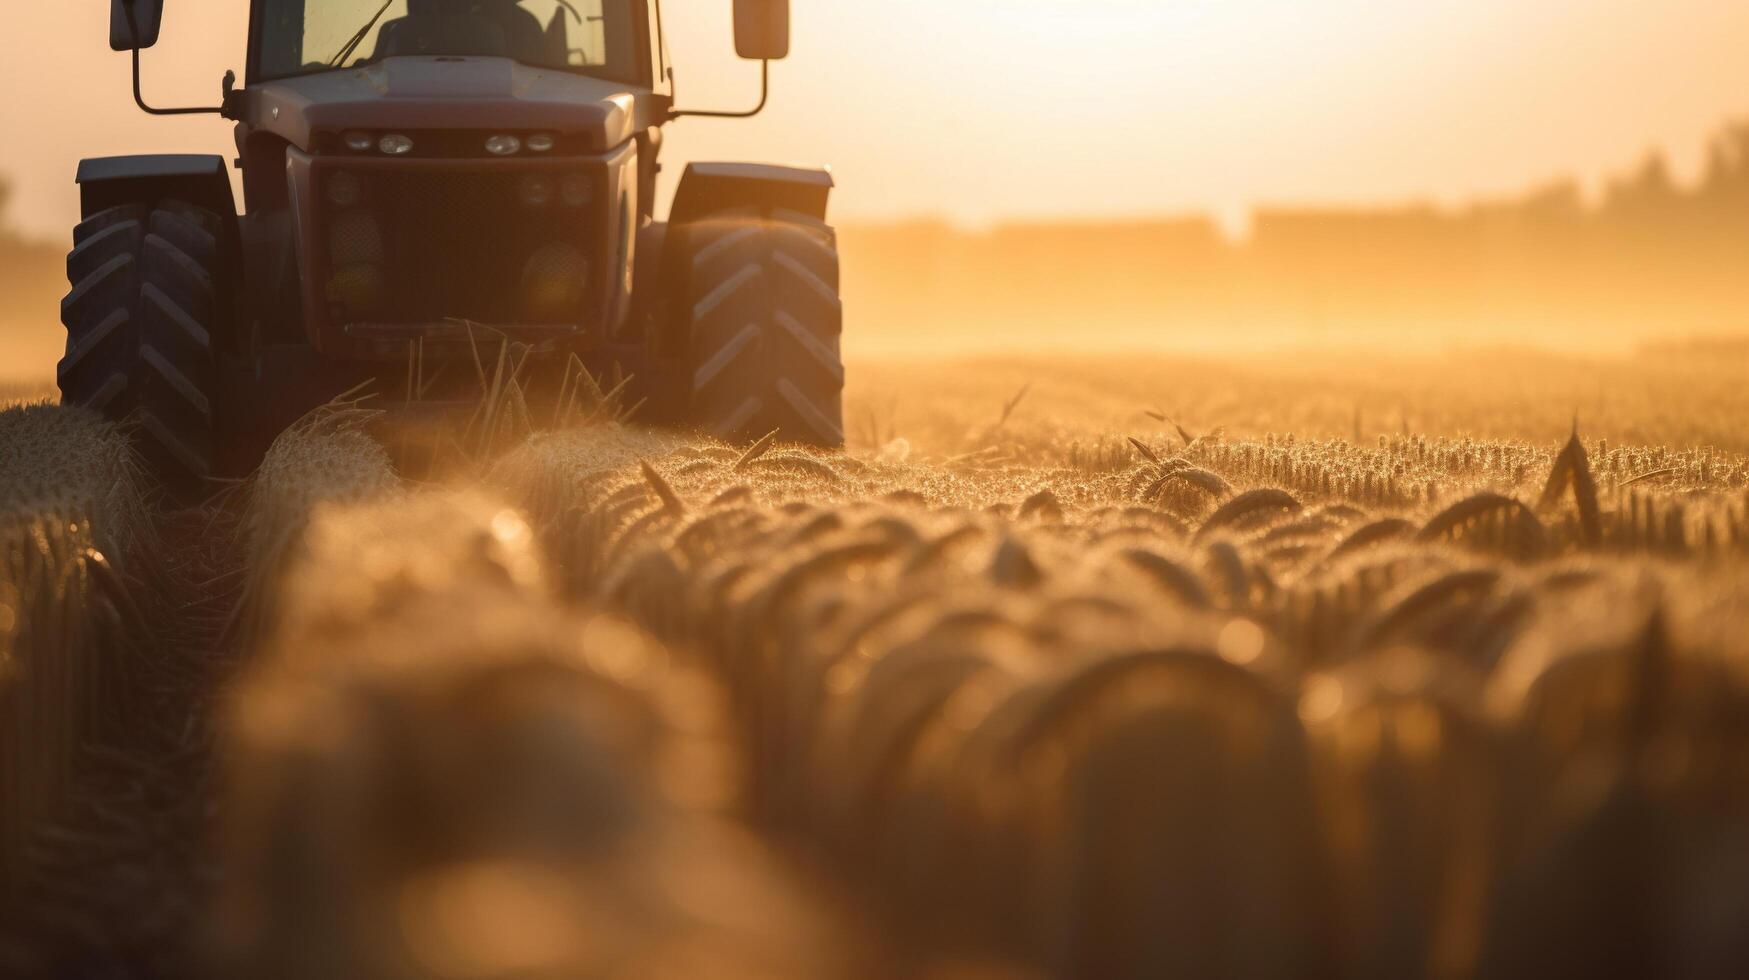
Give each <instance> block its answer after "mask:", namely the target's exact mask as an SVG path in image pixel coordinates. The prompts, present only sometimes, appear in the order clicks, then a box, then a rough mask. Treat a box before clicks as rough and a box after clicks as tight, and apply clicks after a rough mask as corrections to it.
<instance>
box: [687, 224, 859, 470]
mask: <svg viewBox="0 0 1749 980" xmlns="http://www.w3.org/2000/svg"><path fill="white" fill-rule="evenodd" d="M686 241H687V257H688V259H689V262H690V265H689V267H688V268H687V269H686V273H687V284H688V288H687V290H686V294H685V295H686V307H685V311H686V315H687V316H688V318H689V327H690V329H689V331H688V334H687V337H688V344H689V351H690V359H689V361H688V363H689V365H690V368H691V383H692V396H691V416H690V417H691V420H692V423H693V424H694V425H696V426H697V427H699V428H701V429H704V430H706V431H708V432H710V433H712V434H713V435H716V436H719V437H721V438H723V439H727V440H731V441H743V440H747V439H757V438H759V437H761V436H763V435H765V434H767V433H770V432H773V431H776V432H777V434H778V438H779V439H780V440H782V441H785V442H799V443H806V444H810V445H815V446H823V447H828V448H838V447H842V446H843V445H844V408H843V403H844V360H843V355H842V351H841V347H840V338H841V335H842V333H843V330H844V304H843V302H842V300H841V299H840V298H839V292H838V269H839V263H838V242H837V236H836V235H835V234H834V233H833V231H832V229H831V227H830V226H828V225H827V224H826V223H825V222H823V221H821V220H819V219H818V218H814V217H812V216H810V215H805V214H797V213H794V212H788V211H781V210H780V211H772V212H770V213H763V212H758V211H736V212H729V213H725V214H722V215H718V216H714V217H711V218H708V219H705V220H702V221H699V222H697V223H694V224H691V225H689V226H688V227H687V232H686Z"/></svg>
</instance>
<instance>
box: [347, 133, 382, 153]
mask: <svg viewBox="0 0 1749 980" xmlns="http://www.w3.org/2000/svg"><path fill="white" fill-rule="evenodd" d="M344 139H345V141H346V148H347V149H348V150H351V151H352V152H354V153H369V152H370V148H371V147H373V146H375V145H376V140H375V139H373V138H372V137H371V135H370V134H369V133H347V134H346V136H345V137H344Z"/></svg>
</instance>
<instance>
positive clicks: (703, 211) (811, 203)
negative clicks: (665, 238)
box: [668, 163, 835, 225]
mask: <svg viewBox="0 0 1749 980" xmlns="http://www.w3.org/2000/svg"><path fill="white" fill-rule="evenodd" d="M834 186H835V184H834V182H833V180H832V173H831V171H828V170H824V169H817V170H809V169H801V168H797V167H774V166H771V165H769V164H762V163H693V164H688V165H687V167H686V173H684V174H682V175H681V177H680V189H679V190H678V191H676V192H675V195H674V209H673V211H672V213H671V214H670V215H669V218H668V220H669V221H670V222H671V223H673V224H677V225H683V224H686V223H687V222H690V221H697V220H699V219H701V218H705V217H708V216H710V215H712V214H716V213H719V212H722V211H730V210H734V209H736V208H749V207H750V208H758V209H759V210H762V211H769V210H773V209H782V210H787V211H797V212H800V213H802V214H806V215H811V216H812V217H815V218H819V219H820V220H821V221H824V220H826V204H827V201H828V200H829V199H830V198H831V196H832V188H833V187H834Z"/></svg>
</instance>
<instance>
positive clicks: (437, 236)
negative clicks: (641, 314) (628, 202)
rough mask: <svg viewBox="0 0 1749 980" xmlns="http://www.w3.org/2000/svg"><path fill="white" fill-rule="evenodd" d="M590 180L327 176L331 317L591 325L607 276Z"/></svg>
mask: <svg viewBox="0 0 1749 980" xmlns="http://www.w3.org/2000/svg"><path fill="white" fill-rule="evenodd" d="M590 181H591V179H590V177H589V176H588V175H586V174H581V173H578V172H577V171H576V170H574V169H572V170H565V169H559V168H555V169H553V170H551V171H547V170H542V171H528V170H522V171H515V172H505V171H497V172H466V171H443V172H435V173H433V172H415V171H408V172H401V171H377V172H369V173H366V172H360V173H352V172H347V171H341V170H336V171H331V172H329V173H328V174H327V175H326V176H325V177H324V179H323V180H322V181H321V187H320V189H319V190H318V194H319V195H320V198H319V200H320V202H321V211H320V213H321V215H322V219H321V221H322V229H321V236H322V238H321V240H322V242H323V243H324V244H325V246H326V254H325V260H326V266H327V268H326V282H327V299H328V304H329V308H328V315H329V318H330V319H331V320H332V321H333V322H335V323H339V324H351V323H361V322H372V323H432V322H439V321H442V320H445V319H448V318H458V319H468V320H474V321H477V322H481V323H490V324H502V325H513V324H553V323H577V324H585V323H587V322H589V321H591V320H592V319H593V318H594V317H593V314H594V313H595V312H596V311H594V310H593V309H592V308H591V300H592V298H593V297H595V296H596V295H598V293H599V291H598V290H597V289H595V288H593V287H594V284H595V282H596V279H597V277H598V276H599V275H600V274H601V273H602V272H603V271H604V270H601V269H599V268H597V267H596V266H597V263H596V261H595V256H593V255H592V254H591V251H592V247H591V243H592V242H593V241H595V240H596V235H595V230H596V225H595V222H596V221H597V220H598V217H599V213H600V212H599V208H597V207H596V206H595V203H594V202H595V199H596V192H597V191H598V190H599V189H598V188H597V187H595V185H594V184H593V183H592V182H590ZM336 182H338V186H336ZM531 182H533V183H531ZM582 188H586V189H587V193H584V192H583V191H582V190H581V189H582ZM566 191H569V193H565V192H566Z"/></svg>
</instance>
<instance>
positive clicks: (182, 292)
mask: <svg viewBox="0 0 1749 980" xmlns="http://www.w3.org/2000/svg"><path fill="white" fill-rule="evenodd" d="M223 230H224V224H223V221H222V220H221V219H220V217H219V215H217V214H216V213H214V212H211V211H208V210H206V209H204V208H199V207H196V206H194V205H191V204H186V203H183V202H180V201H161V202H158V203H157V204H154V205H147V204H128V205H123V206H121V207H114V208H109V209H107V210H104V211H100V212H98V213H97V214H94V215H92V216H91V217H89V218H87V219H86V220H85V221H84V222H82V223H81V224H80V225H79V227H78V229H77V230H75V231H74V233H73V251H72V252H71V253H70V254H69V255H68V256H67V279H68V281H69V282H70V283H71V285H72V291H71V292H69V293H68V294H67V298H66V300H64V301H63V302H62V304H61V322H62V323H63V324H65V325H66V327H67V353H66V356H65V357H63V358H61V363H60V367H59V371H58V375H59V380H60V387H61V401H62V403H63V404H67V405H80V406H84V407H86V408H90V409H92V410H93V411H96V412H97V413H99V414H101V415H102V416H104V417H105V418H108V419H111V420H113V421H115V422H121V423H126V424H129V425H131V426H132V427H133V434H134V443H135V446H136V447H137V448H138V450H139V453H140V456H141V457H142V459H143V460H144V461H145V462H146V464H147V466H148V467H150V468H151V469H152V470H153V471H155V473H156V475H157V476H159V477H160V478H161V479H162V480H163V481H164V482H165V484H166V485H167V486H169V487H170V488H171V489H174V490H180V491H188V490H194V489H198V488H199V487H200V485H201V484H202V482H203V481H204V480H205V478H207V477H209V476H211V475H212V472H213V391H214V385H215V380H216V378H215V375H216V368H215V363H214V358H213V343H212V338H213V329H214V326H215V324H216V322H217V318H218V317H219V316H220V315H221V313H222V310H221V304H220V295H221V289H222V286H223V283H222V282H221V280H220V268H221V266H220V261H221V256H220V248H221V235H222V234H223Z"/></svg>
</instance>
